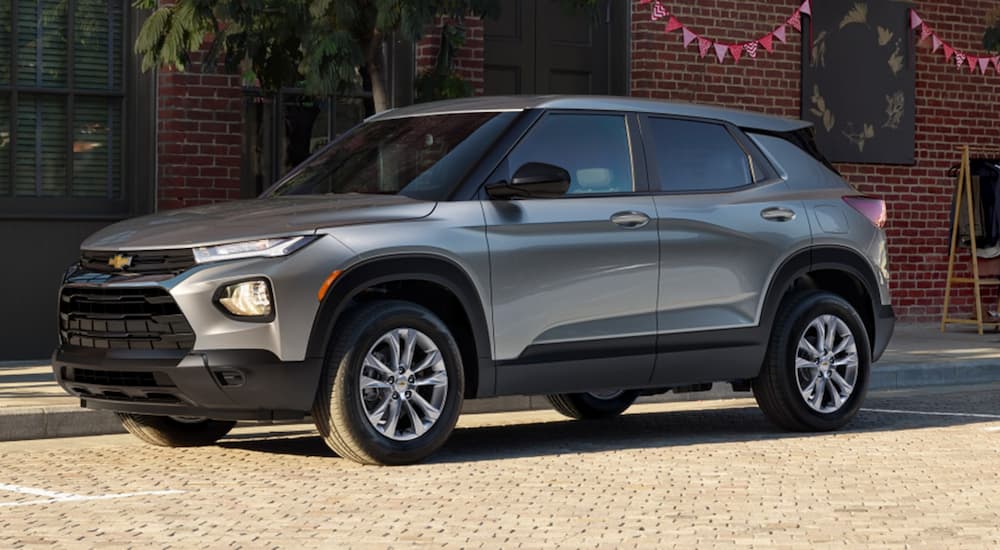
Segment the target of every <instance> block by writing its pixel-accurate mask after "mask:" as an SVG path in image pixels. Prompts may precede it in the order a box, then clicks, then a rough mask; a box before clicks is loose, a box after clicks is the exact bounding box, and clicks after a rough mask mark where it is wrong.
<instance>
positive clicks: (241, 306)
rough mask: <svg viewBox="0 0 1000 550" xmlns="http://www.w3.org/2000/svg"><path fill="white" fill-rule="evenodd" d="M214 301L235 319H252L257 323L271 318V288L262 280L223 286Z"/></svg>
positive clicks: (272, 310)
mask: <svg viewBox="0 0 1000 550" xmlns="http://www.w3.org/2000/svg"><path fill="white" fill-rule="evenodd" d="M216 301H217V302H218V303H219V305H220V306H222V307H223V308H224V309H225V310H226V311H228V312H229V313H230V314H232V315H234V316H236V317H247V318H253V319H252V320H257V321H269V320H271V319H272V318H273V315H272V314H273V312H274V308H273V306H272V300H271V288H270V287H269V286H268V284H267V281H265V280H263V279H252V280H249V281H243V282H241V283H235V284H231V285H228V286H224V287H222V288H220V289H219V292H218V294H217V295H216ZM248 320H251V319H248Z"/></svg>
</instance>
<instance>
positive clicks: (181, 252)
mask: <svg viewBox="0 0 1000 550" xmlns="http://www.w3.org/2000/svg"><path fill="white" fill-rule="evenodd" d="M118 254H121V255H122V256H125V257H129V258H131V259H132V261H131V263H130V264H129V265H128V266H126V267H124V268H122V269H116V268H115V267H113V266H111V265H110V264H109V263H108V261H109V260H111V258H113V257H114V256H116V255H118ZM194 265H195V261H194V253H193V252H192V251H191V249H189V248H183V249H178V250H140V251H137V252H104V251H93V250H84V251H83V253H82V254H81V256H80V267H82V268H83V269H84V270H86V271H96V272H98V273H120V272H123V271H124V272H126V273H147V274H161V273H170V274H173V273H180V272H182V271H186V270H187V269H190V268H191V267H194Z"/></svg>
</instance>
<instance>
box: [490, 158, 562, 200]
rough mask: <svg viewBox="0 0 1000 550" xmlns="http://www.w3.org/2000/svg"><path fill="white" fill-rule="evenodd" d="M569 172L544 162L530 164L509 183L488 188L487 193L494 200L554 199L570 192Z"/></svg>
mask: <svg viewBox="0 0 1000 550" xmlns="http://www.w3.org/2000/svg"><path fill="white" fill-rule="evenodd" d="M569 185H570V177H569V172H567V171H566V170H565V169H563V168H560V167H558V166H553V165H551V164H545V163H543V162H529V163H527V164H525V165H524V166H521V167H520V168H518V169H517V172H514V177H513V178H511V181H510V182H509V183H508V182H506V181H501V182H497V183H491V184H489V185H487V186H486V193H487V194H488V195H489V196H490V198H494V199H512V198H518V197H520V198H525V199H554V198H558V197H561V196H563V195H565V194H566V191H568V190H569Z"/></svg>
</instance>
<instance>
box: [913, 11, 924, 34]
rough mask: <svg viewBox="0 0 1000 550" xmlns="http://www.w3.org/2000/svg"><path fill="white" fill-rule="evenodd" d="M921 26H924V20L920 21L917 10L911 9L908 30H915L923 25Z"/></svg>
mask: <svg viewBox="0 0 1000 550" xmlns="http://www.w3.org/2000/svg"><path fill="white" fill-rule="evenodd" d="M923 24H924V20H923V19H921V18H920V16H919V15H917V10H914V9H911V10H910V28H911V29H915V28H917V27H919V26H920V25H923Z"/></svg>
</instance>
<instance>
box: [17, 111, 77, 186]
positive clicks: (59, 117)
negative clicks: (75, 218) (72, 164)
mask: <svg viewBox="0 0 1000 550" xmlns="http://www.w3.org/2000/svg"><path fill="white" fill-rule="evenodd" d="M16 131H17V151H16V152H15V154H16V163H17V166H16V167H15V170H16V173H15V174H14V193H15V194H16V195H17V196H27V197H32V196H45V197H60V196H65V195H66V161H67V159H66V100H65V98H63V97H60V96H55V97H51V96H31V95H28V94H21V95H20V96H19V97H18V109H17V130H16ZM39 191H40V192H39Z"/></svg>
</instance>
